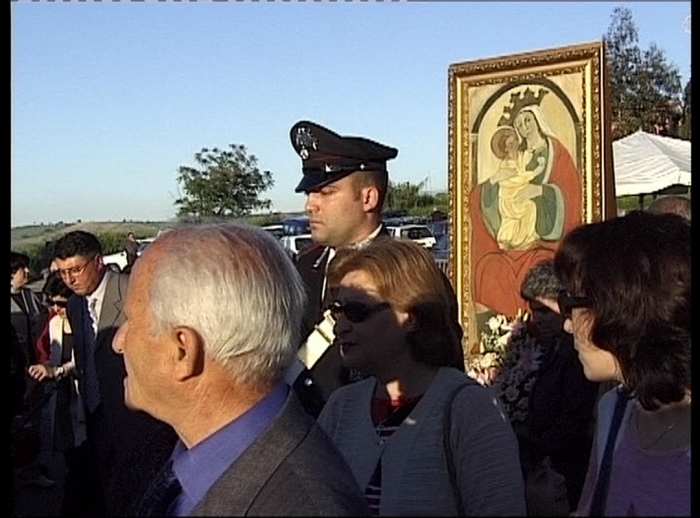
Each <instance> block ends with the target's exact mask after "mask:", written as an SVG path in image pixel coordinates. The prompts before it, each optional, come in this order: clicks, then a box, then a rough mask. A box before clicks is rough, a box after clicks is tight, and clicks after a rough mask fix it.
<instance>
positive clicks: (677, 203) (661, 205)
mask: <svg viewBox="0 0 700 518" xmlns="http://www.w3.org/2000/svg"><path fill="white" fill-rule="evenodd" d="M691 206H692V204H691V203H690V198H685V197H684V196H662V197H660V198H656V199H655V200H654V201H652V202H651V204H650V205H649V207H647V210H648V211H649V212H653V213H654V214H664V213H666V212H670V213H672V214H678V215H679V216H682V217H684V218H685V219H687V220H688V221H690V208H691Z"/></svg>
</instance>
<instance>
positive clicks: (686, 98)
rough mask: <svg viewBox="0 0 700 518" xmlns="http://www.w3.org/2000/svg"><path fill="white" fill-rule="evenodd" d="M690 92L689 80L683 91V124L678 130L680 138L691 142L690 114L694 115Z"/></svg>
mask: <svg viewBox="0 0 700 518" xmlns="http://www.w3.org/2000/svg"><path fill="white" fill-rule="evenodd" d="M690 90H691V88H690V78H689V79H688V84H686V85H685V90H684V91H683V122H682V123H681V125H680V126H679V128H678V136H679V137H680V138H682V139H686V140H690V134H691V131H690V129H691V122H690V114H691V113H692V110H691V109H690Z"/></svg>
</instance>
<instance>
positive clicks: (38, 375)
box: [27, 363, 55, 381]
mask: <svg viewBox="0 0 700 518" xmlns="http://www.w3.org/2000/svg"><path fill="white" fill-rule="evenodd" d="M27 372H28V373H29V375H30V376H31V377H32V378H33V379H35V380H38V381H43V380H45V379H53V378H54V377H55V375H54V368H53V367H51V366H50V365H43V364H41V363H37V364H36V365H30V366H29V368H28V369H27Z"/></svg>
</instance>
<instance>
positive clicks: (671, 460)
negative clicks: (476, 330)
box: [555, 211, 691, 516]
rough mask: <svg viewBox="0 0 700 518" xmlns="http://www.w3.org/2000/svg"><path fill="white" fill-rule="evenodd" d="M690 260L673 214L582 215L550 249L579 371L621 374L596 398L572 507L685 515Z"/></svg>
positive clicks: (604, 377) (609, 377) (685, 236)
mask: <svg viewBox="0 0 700 518" xmlns="http://www.w3.org/2000/svg"><path fill="white" fill-rule="evenodd" d="M690 265H691V263H690V225H689V224H688V223H687V222H686V221H685V220H683V218H681V217H680V216H678V215H675V214H651V213H646V212H641V211H635V212H632V213H629V214H628V215H626V216H623V217H618V218H614V219H611V220H607V221H603V222H599V223H591V224H588V225H583V226H581V227H578V228H576V229H574V230H573V231H571V232H570V233H569V234H568V235H567V236H566V237H565V238H564V240H563V241H562V243H561V245H560V248H559V249H558V251H557V252H556V256H555V268H556V271H557V274H558V276H559V277H560V279H561V281H562V283H563V285H564V287H565V288H566V291H562V292H561V293H560V295H559V299H558V306H559V310H560V312H561V314H562V315H563V317H564V318H565V321H564V328H565V330H567V331H568V332H570V333H572V334H573V336H574V343H575V347H576V350H577V352H578V356H579V359H580V360H581V363H582V364H583V370H584V373H585V375H586V377H587V378H588V379H590V380H592V381H600V382H605V381H614V382H616V383H618V384H619V385H618V386H617V387H616V388H614V389H612V390H611V391H609V392H607V393H605V394H604V395H603V396H602V398H601V400H600V402H599V406H598V427H597V432H596V437H595V439H594V444H593V448H592V450H591V456H590V464H589V468H588V474H587V476H586V482H585V483H584V487H583V491H582V495H581V499H580V501H579V505H578V509H577V514H578V515H586V516H588V515H590V516H623V515H624V516H632V515H634V516H661V515H663V516H690V420H691V405H690V401H691V367H690V346H691V345H690V326H691V300H690ZM618 402H619V405H618ZM616 407H617V408H616ZM615 410H617V412H615ZM616 417H617V418H616ZM613 423H619V425H618V426H619V427H618V431H617V433H616V435H615V436H614V437H613V439H614V440H612V441H610V449H609V450H608V449H607V448H606V445H607V444H608V441H609V437H610V435H609V430H610V429H611V428H613V430H614V428H615V427H614V426H613Z"/></svg>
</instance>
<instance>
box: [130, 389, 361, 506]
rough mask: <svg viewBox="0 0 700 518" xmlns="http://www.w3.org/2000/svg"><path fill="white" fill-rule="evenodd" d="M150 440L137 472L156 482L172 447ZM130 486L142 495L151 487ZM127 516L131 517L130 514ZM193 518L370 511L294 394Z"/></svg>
mask: <svg viewBox="0 0 700 518" xmlns="http://www.w3.org/2000/svg"><path fill="white" fill-rule="evenodd" d="M151 440H154V441H155V443H154V444H151V443H150V442H149V441H145V442H144V444H143V445H142V448H141V449H140V451H138V452H136V455H135V456H134V461H135V462H136V464H135V465H134V468H133V470H134V471H137V470H141V469H142V468H143V469H144V470H146V472H148V473H149V476H150V477H151V478H153V477H155V475H156V473H157V471H158V469H159V468H160V466H162V465H163V464H165V463H166V462H167V460H168V458H169V457H170V455H171V453H172V451H173V446H174V442H173V443H172V445H170V446H166V444H167V442H164V440H163V436H162V434H161V435H153V436H152V437H151ZM126 482H127V484H129V482H128V480H126ZM131 485H132V489H133V491H134V494H139V495H141V494H143V492H144V491H145V489H146V486H147V484H146V485H143V484H141V486H140V487H134V486H133V484H131ZM125 494H126V492H125ZM132 500H133V504H137V503H138V501H137V500H138V499H135V498H133V497H132ZM119 514H122V515H123V514H125V513H124V509H122V510H120V513H119ZM126 514H129V515H133V513H132V511H131V510H127V512H126ZM191 515H192V516H368V515H369V509H368V508H367V502H366V500H365V498H364V495H363V493H362V491H361V489H360V487H359V486H358V485H357V481H356V480H355V478H354V477H353V475H352V472H351V471H350V468H349V467H348V466H347V464H346V462H345V459H343V457H342V456H341V455H340V453H339V452H338V450H337V449H336V448H335V446H333V444H332V443H331V440H330V439H329V438H328V436H327V435H326V434H325V433H324V432H323V431H322V430H321V428H319V427H318V425H317V424H316V422H315V421H314V419H313V418H312V417H310V416H309V415H307V414H306V413H305V412H304V409H303V407H302V406H301V405H300V403H299V400H298V399H297V397H296V395H295V393H294V392H290V394H289V396H288V398H287V402H286V403H285V405H284V406H283V407H282V410H281V411H280V414H279V415H278V416H277V417H276V418H275V419H274V420H273V422H272V423H271V424H270V425H269V426H268V428H267V429H265V431H263V433H262V434H261V435H260V436H259V437H258V438H257V439H255V441H253V443H252V444H251V445H250V446H249V447H248V448H247V449H246V450H245V452H243V454H242V455H241V456H240V457H239V458H238V459H237V460H236V461H235V462H234V463H233V464H231V466H230V467H229V468H227V469H226V471H224V473H223V474H222V475H221V477H219V479H217V480H216V482H214V485H213V486H212V487H211V488H210V489H209V491H207V493H206V494H205V496H204V498H203V499H202V500H201V501H200V502H199V503H198V504H197V505H196V506H195V508H194V509H193V510H192V513H191Z"/></svg>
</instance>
